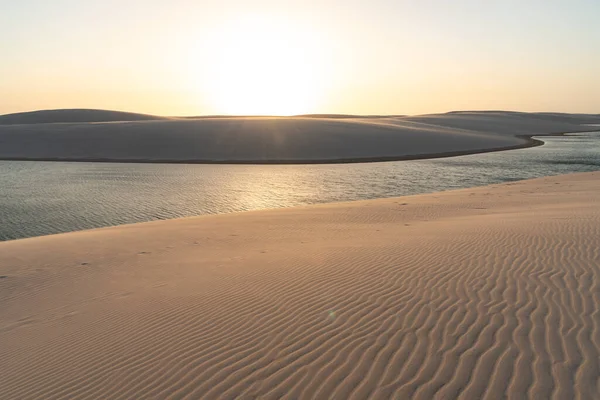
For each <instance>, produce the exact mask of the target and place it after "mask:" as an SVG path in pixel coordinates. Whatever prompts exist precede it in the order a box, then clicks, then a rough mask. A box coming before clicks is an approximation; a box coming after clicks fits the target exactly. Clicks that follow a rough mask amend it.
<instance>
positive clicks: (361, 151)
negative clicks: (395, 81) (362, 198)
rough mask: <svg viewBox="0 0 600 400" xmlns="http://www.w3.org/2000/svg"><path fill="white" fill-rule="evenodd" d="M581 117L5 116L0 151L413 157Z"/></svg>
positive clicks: (96, 156) (484, 147)
mask: <svg viewBox="0 0 600 400" xmlns="http://www.w3.org/2000/svg"><path fill="white" fill-rule="evenodd" d="M0 118H1V117H0ZM115 118H116V117H115ZM565 121H566V122H565ZM577 121H578V119H577V118H575V117H573V118H570V119H560V120H548V119H547V118H540V117H539V115H538V114H526V113H509V112H477V113H473V112H471V113H450V114H438V115H425V116H418V117H402V116H396V117H365V118H351V117H348V118H339V117H336V118H318V117H288V118H283V117H281V118H276V117H253V118H250V117H237V118H199V119H183V118H172V119H164V120H152V121H128V122H110V123H65V124H43V123H37V124H20V125H19V124H17V125H0V159H4V160H70V161H121V162H125V161H130V162H189V163H193V162H198V163H211V162H216V163H311V162H312V163H315V162H361V161H362V162H365V161H385V160H405V159H416V158H427V157H439V156H452V155H458V154H471V153H479V152H485V151H494V150H502V149H513V148H518V147H525V146H531V145H535V144H540V142H537V141H534V140H531V139H529V137H530V136H531V135H543V134H555V133H564V132H581V131H589V130H590V129H591V128H590V127H589V126H583V125H580V124H579V123H576V122H577ZM581 121H584V122H589V119H585V118H582V119H581Z"/></svg>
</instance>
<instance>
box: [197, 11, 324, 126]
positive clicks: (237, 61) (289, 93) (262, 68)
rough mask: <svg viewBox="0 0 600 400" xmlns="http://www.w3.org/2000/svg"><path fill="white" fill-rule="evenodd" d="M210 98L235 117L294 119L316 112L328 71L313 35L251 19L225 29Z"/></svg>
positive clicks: (218, 41)
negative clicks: (269, 116)
mask: <svg viewBox="0 0 600 400" xmlns="http://www.w3.org/2000/svg"><path fill="white" fill-rule="evenodd" d="M221 29H222V32H219V33H218V34H217V35H216V40H215V41H214V43H215V44H216V45H217V48H216V49H215V53H216V57H215V59H213V62H214V64H213V65H214V67H213V68H214V69H213V71H212V73H211V75H212V76H211V87H210V89H209V91H210V92H211V93H209V96H210V97H211V101H212V102H213V104H214V107H215V109H217V110H220V112H222V113H223V114H233V115H293V114H302V113H306V112H309V111H311V110H314V109H315V107H316V105H317V103H318V102H319V100H320V96H321V94H322V92H323V90H324V82H325V80H324V78H325V76H324V75H325V70H326V66H325V65H324V62H323V60H322V59H320V58H321V57H320V55H319V46H318V42H317V41H316V40H314V38H313V36H312V34H311V32H310V31H309V30H303V29H300V28H298V27H293V26H291V25H290V24H289V23H288V21H280V20H277V19H275V18H271V19H267V18H265V17H256V16H255V17H246V18H243V19H238V20H236V21H235V22H233V23H231V24H229V25H228V26H225V27H222V28H221Z"/></svg>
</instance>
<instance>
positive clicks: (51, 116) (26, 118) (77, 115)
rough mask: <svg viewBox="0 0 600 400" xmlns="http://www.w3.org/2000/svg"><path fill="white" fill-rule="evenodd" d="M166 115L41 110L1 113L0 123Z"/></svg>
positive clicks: (115, 118) (121, 119)
mask: <svg viewBox="0 0 600 400" xmlns="http://www.w3.org/2000/svg"><path fill="white" fill-rule="evenodd" d="M160 119H165V117H158V116H156V115H147V114H137V113H129V112H123V111H110V110H87V109H65V110H40V111H29V112H22V113H14V114H5V115H0V125H22V124H55V123H76V122H77V123H79V122H121V121H146V120H160Z"/></svg>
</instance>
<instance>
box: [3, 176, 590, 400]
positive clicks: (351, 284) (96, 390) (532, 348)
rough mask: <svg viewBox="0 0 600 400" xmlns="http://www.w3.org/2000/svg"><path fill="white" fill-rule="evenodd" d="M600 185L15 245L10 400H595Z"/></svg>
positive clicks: (572, 183)
mask: <svg viewBox="0 0 600 400" xmlns="http://www.w3.org/2000/svg"><path fill="white" fill-rule="evenodd" d="M599 249H600V173H587V174H574V175H567V176H561V177H553V178H542V179H537V180H532V181H524V182H515V183H509V184H503V185H495V186H489V187H482V188H476V189H465V190H459V191H452V192H443V193H434V194H430V195H419V196H410V197H403V198H396V199H382V200H374V201H364V202H356V203H340V204H329V205H319V206H310V207H303V208H293V209H280V210H271V211H259V212H249V213H239V214H228V215H220V216H204V217H197V218H189V219H182V220H173V221H163V222H152V223H145V224H138V225H129V226H121V227H114V228H107V229H99V230H92V231H84V232H77V233H69V234H61V235H54V236H46V237H40V238H33V239H24V240H16V241H10V242H4V243H0V275H2V279H0V304H2V307H0V360H2V364H1V365H2V373H1V374H0V388H1V390H0V398H1V399H34V398H43V399H58V398H78V399H87V398H89V399H96V398H110V399H128V398H130V399H164V398H179V399H194V398H206V399H234V398H240V399H254V398H261V399H279V398H289V399H367V398H369V399H389V398H394V399H405V398H406V399H408V398H415V399H453V398H460V399H479V398H484V399H500V398H515V399H517V398H519V399H520V398H529V399H597V398H600V386H599V379H598V377H599V376H600V311H598V310H599V307H600V251H599Z"/></svg>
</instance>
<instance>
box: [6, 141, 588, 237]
mask: <svg viewBox="0 0 600 400" xmlns="http://www.w3.org/2000/svg"><path fill="white" fill-rule="evenodd" d="M541 139H542V140H544V141H545V142H546V144H545V145H544V146H540V147H533V148H526V149H519V150H511V151H502V152H496V153H485V154H475V155H469V156H460V157H451V158H442V159H433V160H418V161H396V162H383V163H368V164H331V165H184V164H171V165H169V164H117V163H82V162H72V163H68V162H28V161H0V172H1V174H0V221H1V223H0V240H8V239H17V238H24V237H29V236H40V235H47V234H52V233H59V232H68V231H74V230H81V229H89V228H97V227H102V226H110V225H119V224H125V223H134V222H144V221H152V220H159V219H169V218H178V217H187V216H193V215H201V214H216V213H228V212H234V211H247V210H256V209H264V208H275V207H290V206H295V205H301V204H314V203H326V202H335V201H349V200H361V199H373V198H381V197H394V196H402V195H410V194H417V193H428V192H434V191H440V190H448V189H456V188H465V187H473V186H481V185H487V184H492V183H498V182H506V181H513V180H520V179H527V178H534V177H540V176H548V175H558V174H563V173H569V172H584V171H595V170H600V133H591V134H578V135H573V136H568V137H545V138H541Z"/></svg>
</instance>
